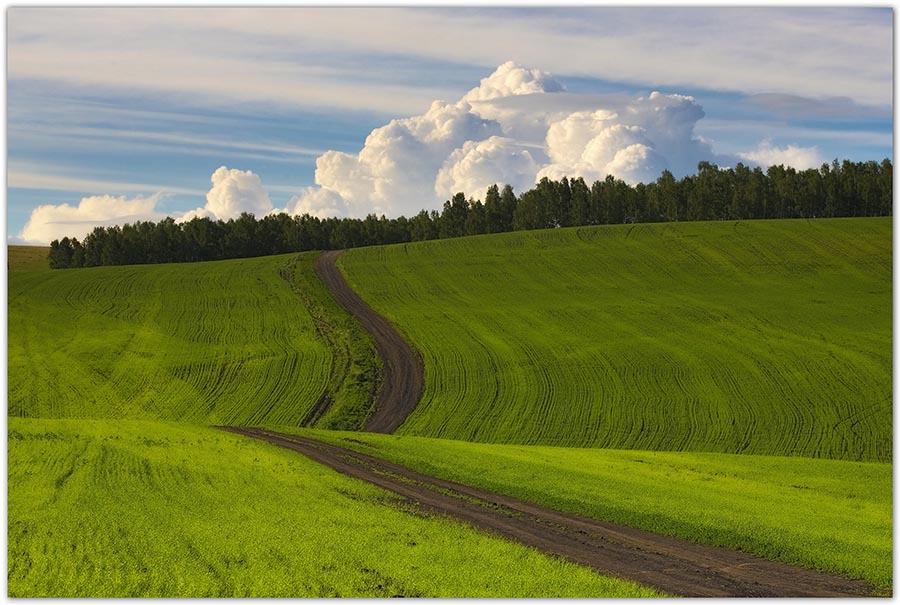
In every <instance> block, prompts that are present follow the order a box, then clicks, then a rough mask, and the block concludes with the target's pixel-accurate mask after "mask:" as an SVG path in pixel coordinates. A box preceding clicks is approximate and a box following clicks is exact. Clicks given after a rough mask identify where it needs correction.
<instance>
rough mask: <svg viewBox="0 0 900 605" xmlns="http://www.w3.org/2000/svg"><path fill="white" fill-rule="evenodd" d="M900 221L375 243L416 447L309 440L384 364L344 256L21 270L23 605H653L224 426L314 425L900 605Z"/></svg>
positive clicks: (12, 455)
mask: <svg viewBox="0 0 900 605" xmlns="http://www.w3.org/2000/svg"><path fill="white" fill-rule="evenodd" d="M891 229H892V227H891V221H890V219H839V220H827V221H826V220H817V221H754V222H741V223H682V224H666V225H637V226H627V225H626V226H609V227H592V228H576V229H560V230H553V231H539V232H520V233H511V234H501V235H494V236H480V237H473V238H462V239H456V240H445V241H441V242H424V243H419V244H409V245H400V246H388V247H377V248H367V249H356V250H351V251H349V252H348V253H346V254H345V255H343V256H342V257H341V260H340V261H339V264H340V265H341V268H342V270H343V271H344V273H345V275H347V277H348V281H350V282H351V284H352V285H353V286H354V288H355V289H357V291H358V292H359V293H360V294H361V296H362V297H363V298H364V299H365V300H367V301H368V302H369V303H370V304H371V305H372V306H373V307H374V308H375V309H376V310H378V311H379V312H381V313H383V314H385V315H386V316H388V317H389V318H390V319H391V320H392V321H393V322H394V323H395V325H397V327H398V328H399V329H400V330H401V331H402V332H404V333H405V334H406V336H407V337H408V338H409V339H410V341H411V342H413V343H414V344H415V346H416V347H417V348H418V349H419V350H420V351H421V352H422V354H423V358H424V361H425V376H426V389H425V395H424V399H423V401H422V403H421V404H420V407H419V408H418V409H417V410H416V412H415V413H414V414H413V416H411V417H410V419H409V421H408V422H407V423H406V424H405V425H404V426H403V427H401V431H400V432H401V433H403V435H401V436H382V435H372V434H360V433H342V432H334V431H325V430H313V431H310V430H303V429H298V428H297V427H298V426H300V425H301V423H302V422H303V420H304V419H305V418H306V417H307V415H308V414H309V412H310V410H311V409H313V406H314V405H315V404H316V402H317V401H319V400H320V398H321V397H322V396H323V394H325V395H327V397H328V398H329V399H331V400H333V401H332V404H331V406H330V408H329V410H328V411H327V412H326V413H325V414H324V415H323V416H322V417H321V418H319V419H318V421H317V423H316V425H315V426H316V427H317V428H318V429H353V428H358V427H360V426H362V423H363V421H364V420H365V417H366V415H367V414H368V413H369V412H370V410H371V400H370V395H371V387H372V385H373V381H374V380H376V379H377V378H376V377H377V375H378V373H379V361H378V360H377V359H376V358H375V356H374V353H373V347H372V343H371V341H370V340H369V338H368V336H367V335H365V334H364V333H362V331H361V330H360V328H359V327H358V326H357V325H356V324H355V323H354V322H353V321H351V320H350V319H349V318H348V317H347V315H346V314H344V313H343V311H341V309H340V308H338V306H337V305H336V304H335V303H334V301H333V300H332V299H331V298H330V296H329V295H328V294H327V292H325V290H324V287H322V285H321V284H320V283H319V282H318V280H317V279H316V278H315V275H314V272H313V270H312V261H313V259H314V258H315V253H306V254H300V255H284V256H279V257H266V258H256V259H245V260H232V261H221V262H210V263H197V264H183V265H147V266H126V267H100V268H92V269H76V270H62V271H48V270H38V269H43V268H45V265H44V266H41V265H40V262H39V260H40V259H39V258H38V256H39V255H37V256H36V255H35V254H33V253H31V252H28V251H27V250H26V251H24V252H23V251H16V252H15V253H13V251H12V249H10V272H9V277H8V284H9V299H8V309H9V330H8V333H9V344H8V360H9V361H8V376H9V391H8V406H9V407H8V415H9V439H8V451H9V455H8V468H9V476H8V480H9V492H8V517H9V525H8V545H9V547H8V548H9V549H8V559H9V568H8V580H9V594H10V595H11V596H91V597H102V596H107V597H111V596H180V597H188V596H194V597H200V596H255V597H262V596H338V595H339V596H346V597H353V596H355V597H364V596H369V597H371V596H391V595H394V594H397V595H404V596H417V595H421V596H466V597H480V596H484V597H487V596H495V597H500V596H530V597H541V596H543V597H550V596H573V597H574V596H593V597H600V596H639V595H649V594H652V593H651V591H649V590H645V589H642V588H638V587H636V586H635V585H633V584H629V583H625V582H619V581H616V580H611V579H608V578H604V577H602V576H600V575H599V574H595V573H593V572H590V571H588V570H586V569H583V568H580V567H577V566H573V565H568V564H564V563H562V562H560V561H558V560H555V559H552V558H549V557H544V556H542V555H539V554H537V553H536V552H535V551H533V550H530V549H527V548H524V547H520V546H517V545H514V544H511V543H509V542H506V541H503V540H500V539H497V538H493V537H490V536H488V535H485V534H484V533H481V532H476V531H474V530H472V529H469V528H467V527H465V526H462V525H460V524H456V523H452V522H450V521H447V520H445V519H443V518H431V517H425V516H423V514H422V513H421V512H419V511H415V510H412V509H411V508H410V507H409V506H408V505H405V504H402V503H401V502H399V501H398V500H397V499H395V498H394V497H392V496H391V495H390V494H388V493H387V492H384V491H382V490H379V489H377V488H374V487H371V486H368V485H366V484H363V483H360V482H358V481H355V480H351V479H348V478H345V477H342V476H340V475H337V474H335V473H333V472H332V471H330V470H328V469H326V468H324V467H321V466H319V465H316V464H314V463H312V462H310V461H308V460H307V459H305V458H303V457H302V456H299V455H297V454H296V453H294V452H290V451H286V450H281V449H278V448H276V447H273V446H270V445H267V444H264V443H260V442H256V441H253V440H249V439H246V438H242V437H239V436H236V435H232V434H226V433H222V432H219V431H215V430H213V429H210V428H206V427H204V426H201V425H209V424H245V425H267V426H271V427H275V428H280V429H282V430H292V431H295V432H302V433H304V434H313V435H315V436H318V437H320V438H323V439H325V440H328V441H332V442H335V443H338V444H340V445H343V446H345V447H352V448H354V449H358V450H361V451H364V452H367V453H371V454H373V455H377V456H380V457H383V458H386V459H390V460H394V461H397V462H400V463H402V464H405V465H407V466H409V467H411V468H415V469H417V470H420V471H422V472H426V473H430V474H434V475H436V476H441V477H446V478H449V479H454V480H457V481H461V482H465V483H469V484H473V485H478V486H481V487H484V488H487V489H491V490H495V491H498V492H501V493H507V494H510V495H513V496H516V497H519V498H522V499H525V500H530V501H534V502H537V503H540V504H544V505H547V506H550V507H553V508H558V509H560V510H565V511H570V512H574V513H578V514H583V515H586V516H590V517H594V518H597V519H603V520H609V521H614V522H620V523H625V524H629V525H633V526H636V527H642V528H645V529H649V530H652V531H657V532H661V533H666V534H671V535H677V536H681V537H685V538H688V539H692V540H695V541H698V542H703V543H709V544H717V545H723V546H728V547H732V548H739V549H742V550H746V551H749V552H754V553H757V554H760V555H762V556H765V557H768V558H772V559H776V560H781V561H785V562H789V563H796V564H800V565H804V566H807V567H813V568H818V569H823V570H829V571H835V572H839V573H843V574H845V575H849V576H853V577H857V578H861V579H864V580H867V581H869V582H872V583H873V584H875V585H877V586H879V587H881V588H883V589H885V590H890V588H891V585H892V578H891V561H892V544H891V530H892V518H891V513H892V503H891V488H892V485H891V465H890V464H889V462H890V458H891V453H892V446H891V443H892V441H891V439H892V435H891V420H892V416H891V413H892V410H891V403H892V401H891V397H892V395H891V362H892V357H891V329H892V324H891V302H892V299H891V296H892V293H891V287H892V284H891V278H892V273H891V271H892V269H891V262H892V259H891V253H892V249H891V235H892V232H891ZM20 252H21V253H20ZM25 252H28V253H27V254H26V253H25ZM160 421H163V422H160ZM285 427H287V428H285ZM350 435H352V436H353V439H354V440H355V441H347V437H348V436H350ZM429 437H442V438H443V439H433V438H429ZM452 439H459V440H462V441H456V440H452ZM466 441H470V442H466ZM488 442H496V443H488ZM537 444H540V445H537ZM549 446H567V447H549ZM584 447H589V448H594V449H581V448H584ZM597 448H607V449H597ZM608 448H619V449H608ZM645 450H657V451H645ZM658 450H680V451H658ZM734 454H741V455H734ZM828 458H832V459H828ZM336 545H337V547H336Z"/></svg>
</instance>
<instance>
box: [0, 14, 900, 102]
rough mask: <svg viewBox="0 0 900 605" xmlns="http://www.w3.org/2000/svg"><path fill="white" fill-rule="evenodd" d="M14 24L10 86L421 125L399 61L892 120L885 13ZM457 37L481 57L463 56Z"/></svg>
mask: <svg viewBox="0 0 900 605" xmlns="http://www.w3.org/2000/svg"><path fill="white" fill-rule="evenodd" d="M8 24H9V28H8V29H9V40H8V56H9V77H10V79H16V78H42V79H48V80H53V81H66V82H71V83H76V84H79V85H88V86H93V87H117V88H122V87H129V88H143V89H151V90H158V91H165V92H170V93H177V94H182V95H184V96H185V98H186V99H191V100H195V99H198V98H204V99H228V100H241V101H246V100H254V101H262V102H277V103H284V104H291V105H296V104H303V105H306V106H309V105H320V106H323V105H324V106H330V107H356V108H368V109H378V110H381V111H386V112H391V113H394V112H397V111H404V112H411V111H421V109H420V108H421V107H423V106H424V105H423V104H424V103H427V99H429V98H436V97H435V93H436V92H437V91H435V90H427V89H423V88H422V87H414V86H403V85H385V84H384V83H383V82H384V81H386V78H388V77H389V76H390V70H391V69H395V68H396V66H395V65H393V64H391V63H390V61H385V63H384V64H381V65H379V63H378V59H379V57H397V56H403V57H410V58H412V60H413V62H416V61H420V62H422V63H425V62H426V61H440V62H451V63H456V64H457V65H496V64H497V63H499V62H501V61H504V60H506V59H507V58H509V57H515V58H516V59H517V60H518V61H520V62H523V63H528V64H533V65H541V66H543V67H544V68H545V69H548V70H551V71H553V72H554V73H557V74H565V75H577V76H589V77H599V78H604V79H607V80H611V81H623V82H630V83H635V84H638V85H642V86H651V85H652V86H666V87H687V88H692V87H693V88H695V87H703V88H705V89H715V90H728V91H735V92H745V93H749V94H756V93H761V92H765V93H779V94H794V95H803V96H811V97H834V96H842V95H848V94H850V95H852V97H853V100H854V101H855V102H857V103H865V104H873V105H880V106H890V104H891V94H892V90H893V80H892V62H891V57H892V56H893V53H892V47H893V42H892V35H893V27H892V20H891V13H890V10H886V11H880V10H868V9H835V8H808V7H805V8H802V9H796V8H794V9H791V8H777V7H776V8H773V7H756V8H736V7H725V8H715V7H700V8H692V9H691V8H688V9H684V8H660V7H641V8H608V7H607V8H582V9H568V10H558V9H557V10H547V9H524V10H523V9H517V10H502V9H501V10H492V9H484V8H478V9H475V10H468V9H463V8H454V9H450V10H447V9H436V10H423V9H421V8H383V7H376V8H347V7H341V8H337V9H328V8H322V7H302V8H269V9H259V8H245V9H242V8H237V7H218V8H212V7H208V8H178V9H173V8H171V7H160V8H148V9H140V8H128V9H121V8H78V9H68V8H42V7H15V8H12V9H11V10H10V11H9V15H8ZM459 32H466V36H467V39H472V40H477V41H478V43H477V44H467V43H461V41H460V38H459ZM286 49H296V53H297V54H296V55H292V54H291V53H290V52H289V51H286ZM336 49H340V50H339V52H337V53H336V52H335V51H336ZM336 54H337V55H338V56H337V57H335V55H336ZM111 56H113V57H115V60H109V58H110V57H111ZM297 56H300V57H302V60H297ZM661 56H664V60H661V59H660V57H661ZM785 57H790V61H785V60H784V58H785ZM361 64H363V65H365V67H366V68H367V75H371V74H372V72H373V71H380V73H379V74H378V76H380V77H381V79H382V80H383V82H382V84H381V85H378V86H371V85H366V82H365V79H364V78H360V77H359V76H358V75H354V74H353V72H354V68H355V67H356V66H358V65H361ZM348 65H351V66H353V67H347V66H348ZM773 65H777V66H778V69H773V68H772V66H773ZM405 69H407V70H410V71H415V70H416V69H421V70H422V73H423V74H424V73H428V72H429V71H430V70H431V69H433V67H432V66H431V65H427V64H426V65H422V66H421V67H418V68H417V67H415V66H413V67H411V68H410V67H406V68H405ZM236 82H240V85H235V83H236ZM504 94H506V93H504ZM517 94H520V93H517ZM440 96H443V95H441V94H438V95H437V97H440Z"/></svg>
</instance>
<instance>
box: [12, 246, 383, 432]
mask: <svg viewBox="0 0 900 605" xmlns="http://www.w3.org/2000/svg"><path fill="white" fill-rule="evenodd" d="M314 256H315V254H304V255H300V256H298V255H294V254H291V255H285V256H276V257H266V258H255V259H244V260H234V261H221V262H209V263H196V264H182V265H144V266H127V267H97V268H92V269H70V270H61V271H35V272H21V273H19V272H17V273H11V274H10V279H9V322H10V323H9V325H10V329H9V346H8V354H9V392H8V395H9V401H8V406H9V407H8V412H9V415H10V416H23V417H43V418H66V417H93V418H143V419H161V420H180V421H187V422H197V423H203V424H214V423H215V424H264V423H285V424H291V425H295V426H299V425H301V424H302V423H303V421H304V419H305V418H306V416H307V414H308V412H309V411H310V409H311V408H312V406H313V405H314V404H315V402H316V401H317V400H318V399H319V397H320V396H321V395H322V394H323V392H325V390H326V389H330V390H331V394H332V395H333V396H336V398H337V399H338V400H340V401H338V403H336V404H335V406H334V407H335V409H332V410H329V413H327V414H326V415H325V416H324V417H323V418H322V419H321V426H332V425H334V426H339V427H341V428H356V426H357V425H361V423H362V422H363V421H364V419H365V415H366V414H367V410H366V409H365V406H366V405H368V401H367V397H368V391H369V387H368V386H367V385H366V384H362V385H361V387H360V388H354V386H355V385H353V384H350V383H348V382H346V381H345V374H346V373H348V372H349V373H353V374H354V377H353V379H352V380H358V381H361V382H362V383H365V381H366V378H367V377H366V375H365V374H366V372H367V371H369V370H371V366H372V363H371V360H372V358H373V356H374V354H373V353H372V352H371V351H370V350H369V349H371V345H367V343H368V341H367V340H366V338H365V335H363V337H361V338H358V337H356V336H354V335H353V334H350V332H352V330H354V329H356V330H359V329H358V328H354V327H353V326H347V325H346V324H347V322H349V317H347V318H346V321H338V322H335V321H334V320H333V319H334V317H332V316H334V315H335V314H336V313H340V309H339V308H338V307H337V306H336V304H335V303H334V302H333V301H331V302H329V301H327V300H322V296H323V295H324V296H326V297H327V294H324V289H323V288H322V286H321V284H319V283H318V282H317V281H316V278H315V276H314V275H313V272H312V259H313V258H314ZM323 334H324V336H325V337H326V338H323V337H322V335H323ZM348 334H350V336H348ZM326 339H327V340H328V342H326ZM367 346H368V347H369V349H367V348H366V347H367ZM349 349H354V351H355V352H354V353H353V354H351V353H350V352H349ZM350 357H354V358H356V359H357V360H362V362H364V363H363V366H365V367H359V365H358V364H357V365H354V364H351V363H350V361H349V358H350ZM334 364H340V366H341V367H340V368H339V369H340V372H333V371H332V369H333V365H334ZM360 399H361V400H360ZM345 404H346V405H345ZM341 406H344V407H341ZM354 423H355V424H354Z"/></svg>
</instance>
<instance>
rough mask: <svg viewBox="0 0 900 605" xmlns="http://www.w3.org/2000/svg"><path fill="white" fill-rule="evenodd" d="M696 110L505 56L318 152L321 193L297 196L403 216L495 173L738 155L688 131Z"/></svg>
mask: <svg viewBox="0 0 900 605" xmlns="http://www.w3.org/2000/svg"><path fill="white" fill-rule="evenodd" d="M703 116H704V113H703V109H702V108H701V107H700V105H698V104H697V103H696V101H694V99H693V98H692V97H689V96H684V95H679V94H662V93H659V92H654V93H652V94H650V95H648V96H646V97H637V98H629V97H626V96H623V95H604V96H589V95H573V94H571V93H567V92H565V90H564V88H563V86H562V85H560V84H559V83H558V82H557V81H556V80H554V79H553V78H552V77H551V76H549V75H548V74H546V73H544V72H542V71H540V70H538V69H533V68H526V67H522V66H520V65H517V64H516V63H513V62H506V63H503V64H501V65H500V66H499V67H498V68H497V69H496V70H495V71H494V72H493V73H492V74H490V75H489V76H488V77H486V78H484V79H482V80H481V83H480V84H479V85H478V86H477V87H475V88H473V89H472V90H470V91H469V92H467V93H466V94H465V95H464V96H463V97H462V98H461V99H460V100H459V101H457V102H456V103H453V104H451V103H446V102H443V101H435V102H434V103H432V105H431V107H430V108H429V109H428V111H427V112H425V113H424V114H422V115H419V116H413V117H410V118H405V119H398V120H392V121H391V122H390V123H389V124H387V125H386V126H383V127H381V128H376V129H375V130H373V131H372V133H371V134H370V135H369V136H368V138H367V139H366V143H365V146H364V147H363V148H362V150H361V151H360V152H359V154H356V155H354V154H349V153H343V152H337V151H329V152H326V153H325V154H323V155H322V156H320V157H319V159H318V160H317V162H316V183H317V184H318V185H319V186H320V187H322V188H324V189H326V190H327V191H328V192H329V193H328V194H327V196H325V194H322V196H324V197H322V198H321V199H320V198H317V197H315V191H316V190H315V189H310V190H307V192H306V193H304V194H303V195H302V196H301V198H300V199H301V200H306V202H304V203H305V204H306V205H303V204H294V206H295V207H296V208H307V209H309V211H310V212H311V213H312V212H317V213H321V212H324V209H325V208H335V209H338V210H340V211H342V212H346V214H347V215H349V216H363V215H365V214H368V213H370V212H374V213H376V214H382V213H384V214H388V215H391V216H397V215H400V214H405V215H407V216H411V215H413V214H415V213H417V212H418V211H419V210H420V209H423V208H425V209H433V208H440V205H441V202H442V201H443V200H446V199H448V198H449V197H450V196H452V195H453V194H454V193H456V192H458V191H462V192H464V193H465V194H466V195H469V196H473V197H480V196H483V194H484V191H485V189H486V188H487V187H488V186H489V185H491V184H494V183H498V184H505V183H508V184H510V185H513V186H514V187H515V188H516V189H517V190H518V191H522V190H525V189H528V188H530V187H531V186H532V185H533V184H534V183H535V182H536V181H537V180H539V179H540V178H542V177H545V176H546V177H550V178H553V179H559V178H562V177H563V176H569V177H579V176H580V177H583V178H584V179H585V180H586V181H588V182H592V181H594V180H600V179H603V178H605V177H606V176H607V175H610V174H612V175H614V176H616V177H618V178H621V179H623V180H625V181H626V182H628V183H631V184H634V183H637V182H648V181H652V180H655V179H656V178H658V177H659V175H660V173H661V172H662V171H663V170H665V169H669V170H671V171H672V172H673V174H675V176H676V177H680V176H683V175H685V174H690V173H693V172H694V171H696V168H697V164H698V162H700V161H702V160H709V161H714V162H717V163H720V164H725V165H729V164H734V163H736V161H737V160H736V158H733V157H730V156H721V155H717V154H715V153H714V152H713V150H712V148H711V147H710V145H709V144H708V143H707V142H706V141H704V140H703V139H701V138H700V137H698V136H696V135H695V133H694V128H695V125H696V123H697V122H698V121H699V120H700V119H701V118H703ZM336 196H338V197H339V198H340V200H341V201H342V202H343V205H341V203H339V202H338V201H337V198H336Z"/></svg>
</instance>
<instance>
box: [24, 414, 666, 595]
mask: <svg viewBox="0 0 900 605" xmlns="http://www.w3.org/2000/svg"><path fill="white" fill-rule="evenodd" d="M8 443H9V500H8V511H9V512H8V515H9V527H8V556H9V569H8V581H9V584H8V586H9V589H8V590H9V595H10V596H13V597H41V596H54V597H95V598H97V597H131V596H141V597H158V596H169V597H172V596H178V597H249V596H253V597H270V596H271V597H276V596H277V597H326V596H341V597H388V596H428V597H457V596H467V597H500V596H529V597H539V596H543V597H555V596H570V597H587V596H591V597H605V596H652V595H653V594H655V593H654V592H653V591H652V590H649V589H645V588H641V587H638V586H636V585H635V584H633V583H630V582H624V581H620V580H613V579H607V578H604V577H602V576H600V575H598V574H596V573H593V572H591V571H590V570H587V569H584V568H582V567H579V566H577V565H573V564H569V563H565V562H562V561H560V560H556V559H553V558H550V557H547V556H544V555H541V554H539V553H537V552H536V551H534V550H532V549H529V548H525V547H523V546H519V545H516V544H513V543H510V542H507V541H505V540H502V539H499V538H495V537H491V536H488V535H486V534H484V533H481V532H477V531H475V530H473V529H470V528H468V527H466V526H464V525H461V524H458V523H453V522H451V521H448V520H446V519H443V518H436V517H428V516H424V515H423V514H422V513H419V512H416V513H412V514H410V513H409V512H406V511H407V510H408V505H406V504H403V503H402V502H401V501H399V500H398V499H396V498H394V497H393V496H391V495H389V494H388V493H387V492H384V491H383V490H380V489H378V488H375V487H372V486H369V485H367V484H365V483H362V482H360V481H356V480H353V479H349V478H346V477H344V476H342V475H339V474H337V473H335V472H333V471H331V470H330V469H327V468H325V467H323V466H320V465H318V464H315V463H313V462H311V461H309V460H307V459H306V458H304V457H303V456H298V455H297V454H296V453H293V452H290V451H288V450H283V449H281V448H278V447H275V446H271V445H268V444H265V443H262V442H258V441H255V440H250V439H246V438H242V437H239V436H236V435H231V434H227V433H223V432H221V431H217V430H214V429H209V428H203V427H197V426H188V425H177V424H172V423H165V424H164V423H154V422H142V421H116V422H110V421H97V420H34V419H17V418H11V419H10V422H9V440H8Z"/></svg>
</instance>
